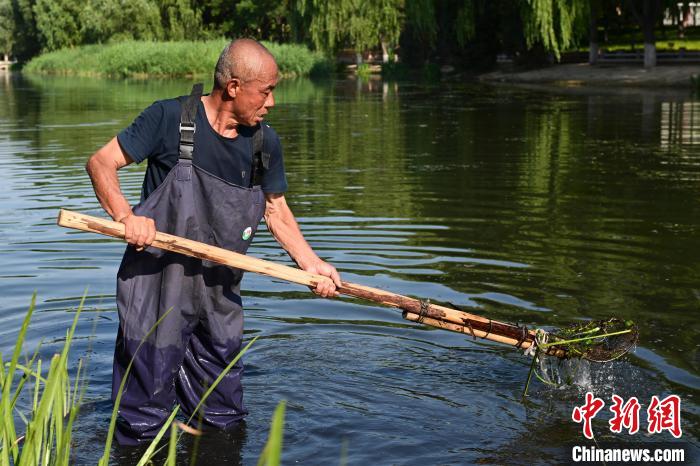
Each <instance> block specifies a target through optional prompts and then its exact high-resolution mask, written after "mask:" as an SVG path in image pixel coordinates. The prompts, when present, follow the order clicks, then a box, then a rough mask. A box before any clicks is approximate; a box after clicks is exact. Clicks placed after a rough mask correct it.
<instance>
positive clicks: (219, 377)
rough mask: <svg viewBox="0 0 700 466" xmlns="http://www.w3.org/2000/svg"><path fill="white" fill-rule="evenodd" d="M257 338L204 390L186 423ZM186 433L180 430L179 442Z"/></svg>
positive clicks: (190, 420) (188, 422)
mask: <svg viewBox="0 0 700 466" xmlns="http://www.w3.org/2000/svg"><path fill="white" fill-rule="evenodd" d="M257 339H258V337H254V338H253V339H252V340H251V341H250V342H249V343H248V344H247V345H246V346H245V347H244V348H243V349H242V350H240V351H239V352H238V354H237V355H236V357H235V358H233V360H232V361H231V362H230V363H229V364H228V366H226V368H224V370H223V371H221V374H219V376H218V377H217V378H216V379H215V380H214V382H212V384H211V385H210V386H209V388H208V389H207V391H206V392H204V395H202V398H201V399H200V400H199V403H198V404H197V406H196V407H195V408H194V410H193V411H192V414H191V415H190V417H189V418H187V422H186V424H188V425H189V424H190V422H192V418H193V417H194V416H195V415H196V414H197V413H198V412H199V409H200V408H201V407H202V406H203V405H204V402H205V401H206V400H207V398H208V397H209V395H211V393H212V392H213V391H214V389H216V386H217V385H219V382H221V380H223V378H224V377H225V376H226V374H228V373H229V372H230V371H231V369H232V368H233V366H234V365H235V364H236V362H238V360H239V359H241V358H242V357H243V355H244V354H245V353H246V352H247V351H248V349H250V347H251V346H252V345H253V343H255V340H257ZM184 434H185V433H184V431H183V432H180V433H179V434H178V436H177V441H178V442H179V441H180V439H181V438H182V436H183V435H184ZM162 448H163V447H161V448H159V449H158V450H156V452H159V451H160V450H161V449H162Z"/></svg>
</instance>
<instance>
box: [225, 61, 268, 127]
mask: <svg viewBox="0 0 700 466" xmlns="http://www.w3.org/2000/svg"><path fill="white" fill-rule="evenodd" d="M277 79H278V78H277V65H276V64H275V62H274V61H273V60H267V61H266V62H265V63H263V66H262V67H261V70H260V73H258V76H257V77H256V78H254V79H250V80H248V81H245V82H243V81H240V80H234V81H237V82H236V83H233V84H231V83H230V84H229V87H230V86H232V85H233V86H234V89H235V98H234V99H233V114H234V117H235V119H236V121H237V122H238V123H240V124H242V125H246V126H255V125H257V124H258V123H260V122H261V121H262V120H263V118H264V116H265V115H267V112H268V109H269V108H271V107H274V105H275V98H274V97H273V95H272V91H273V90H274V89H275V86H276V85H277ZM229 92H231V89H230V90H229Z"/></svg>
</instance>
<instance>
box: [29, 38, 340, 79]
mask: <svg viewBox="0 0 700 466" xmlns="http://www.w3.org/2000/svg"><path fill="white" fill-rule="evenodd" d="M227 42H228V41H227V40H226V39H217V40H208V41H200V42H190V41H180V42H148V41H126V42H117V43H109V44H96V45H84V46H80V47H74V48H66V49H61V50H57V51H55V52H49V53H45V54H43V55H39V56H38V57H35V58H34V59H32V60H31V61H30V62H29V63H27V65H26V66H25V67H24V71H25V72H26V73H30V74H31V73H34V74H58V75H77V76H109V77H143V76H170V77H176V76H199V75H209V74H212V73H213V71H214V66H215V65H216V61H217V59H218V58H219V54H220V53H221V50H223V48H224V46H225V45H226V44H227ZM264 44H265V46H266V47H268V49H269V50H270V52H271V53H272V54H273V55H274V56H275V59H276V60H277V64H278V66H279V70H280V74H281V75H282V76H284V77H290V76H307V75H310V74H317V73H319V72H328V70H330V66H331V65H330V64H329V63H328V61H327V59H326V58H324V57H323V55H321V54H320V53H318V52H312V51H311V50H309V49H308V48H307V47H306V46H304V45H299V44H276V43H272V42H265V43H264Z"/></svg>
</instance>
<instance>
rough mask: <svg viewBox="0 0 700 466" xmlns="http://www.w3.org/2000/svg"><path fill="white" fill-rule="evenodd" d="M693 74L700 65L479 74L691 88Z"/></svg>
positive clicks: (488, 77)
mask: <svg viewBox="0 0 700 466" xmlns="http://www.w3.org/2000/svg"><path fill="white" fill-rule="evenodd" d="M692 76H700V65H660V66H657V67H655V68H651V69H645V68H644V67H643V66H642V65H607V64H606V65H593V66H591V65H589V64H588V63H575V64H569V65H553V66H550V67H547V68H540V69H536V70H529V71H503V70H500V71H493V72H491V73H486V74H482V75H480V76H479V80H481V81H491V82H494V81H495V82H512V83H556V84H563V85H613V86H638V87H675V88H681V87H682V88H690V87H691V86H693V82H692V81H691V77H692Z"/></svg>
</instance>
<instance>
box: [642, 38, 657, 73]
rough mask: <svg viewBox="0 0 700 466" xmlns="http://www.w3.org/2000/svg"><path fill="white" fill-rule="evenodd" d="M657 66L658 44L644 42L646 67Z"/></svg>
mask: <svg viewBox="0 0 700 466" xmlns="http://www.w3.org/2000/svg"><path fill="white" fill-rule="evenodd" d="M655 66H656V44H654V43H648V42H645V43H644V68H654V67H655Z"/></svg>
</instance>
